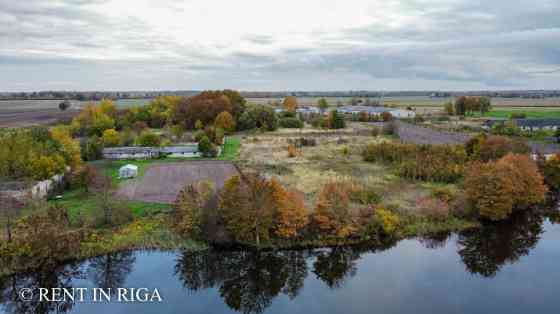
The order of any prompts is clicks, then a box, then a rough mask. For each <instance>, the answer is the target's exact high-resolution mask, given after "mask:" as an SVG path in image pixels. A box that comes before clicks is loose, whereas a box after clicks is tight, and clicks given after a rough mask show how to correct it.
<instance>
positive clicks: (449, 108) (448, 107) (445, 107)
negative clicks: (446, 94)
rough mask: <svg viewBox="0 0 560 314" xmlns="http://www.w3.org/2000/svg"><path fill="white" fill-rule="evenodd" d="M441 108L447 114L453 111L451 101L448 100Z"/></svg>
mask: <svg viewBox="0 0 560 314" xmlns="http://www.w3.org/2000/svg"><path fill="white" fill-rule="evenodd" d="M443 110H444V111H445V113H446V114H447V115H448V116H452V115H453V114H454V113H455V108H453V103H451V102H449V101H448V102H446V103H445V104H444V105H443Z"/></svg>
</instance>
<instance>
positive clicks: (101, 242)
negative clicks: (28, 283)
mask: <svg viewBox="0 0 560 314" xmlns="http://www.w3.org/2000/svg"><path fill="white" fill-rule="evenodd" d="M402 219H403V222H406V223H403V224H402V226H399V227H398V229H397V230H395V232H394V234H392V235H391V236H389V237H384V238H383V239H381V238H372V237H368V236H366V235H362V236H356V237H352V238H334V237H322V236H320V235H315V236H312V237H308V238H298V239H294V240H290V241H275V242H269V243H262V244H261V245H260V246H259V247H258V248H257V247H255V246H254V245H253V244H249V243H230V244H228V245H227V247H228V248H232V247H236V248H241V249H252V250H253V249H260V250H299V249H310V248H324V247H339V246H350V245H361V244H364V245H369V246H376V245H380V246H386V244H387V243H396V242H398V241H400V240H403V239H407V238H414V237H424V236H430V235H437V234H441V233H453V232H460V231H464V230H467V229H472V228H477V227H479V226H480V223H478V222H476V221H470V220H462V219H458V218H450V219H449V220H447V221H431V220H428V219H426V218H422V217H417V218H416V219H412V218H410V217H408V218H406V219H405V218H402ZM169 220H170V217H169V215H167V214H163V213H162V214H156V215H154V216H149V217H141V218H137V219H135V220H134V221H133V222H131V223H129V224H126V225H124V226H121V227H118V228H110V229H109V228H107V229H102V228H100V229H92V228H84V229H76V230H73V231H74V232H80V233H82V234H83V238H82V240H81V241H80V243H79V249H77V250H75V251H73V252H69V254H67V255H66V256H65V258H64V259H61V260H56V263H66V262H71V261H80V260H84V259H88V258H92V257H97V256H101V255H106V254H112V253H117V252H122V251H131V250H186V251H200V250H204V249H207V248H209V247H210V246H212V244H209V243H206V242H201V241H195V240H192V239H186V238H182V237H180V236H178V235H177V234H175V233H174V232H173V231H172V226H171V224H170V221H169ZM221 247H225V245H223V244H222V246H221ZM47 255H48V254H47ZM42 257H43V258H44V256H42ZM49 258H54V256H49ZM49 262H53V261H49ZM5 266H6V265H3V266H2V267H0V278H1V277H5V276H10V275H13V274H16V273H25V272H29V271H34V270H35V269H34V268H32V267H27V265H24V264H17V266H14V265H13V266H12V267H5Z"/></svg>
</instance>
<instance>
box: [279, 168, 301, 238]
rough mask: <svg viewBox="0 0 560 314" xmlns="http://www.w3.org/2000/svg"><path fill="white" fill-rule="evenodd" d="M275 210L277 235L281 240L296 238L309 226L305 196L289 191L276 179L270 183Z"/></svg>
mask: <svg viewBox="0 0 560 314" xmlns="http://www.w3.org/2000/svg"><path fill="white" fill-rule="evenodd" d="M270 185H271V187H272V190H273V197H274V200H275V203H276V206H277V208H276V209H275V217H274V221H275V225H276V227H275V230H274V232H275V234H276V235H277V236H278V237H280V238H286V239H288V238H294V237H297V236H298V235H299V231H300V230H301V229H303V227H305V226H306V225H307V222H308V219H307V213H306V211H307V210H306V208H305V204H304V200H303V196H302V194H301V193H300V192H297V191H287V190H286V189H284V187H282V185H281V184H280V183H279V182H278V181H277V180H275V179H272V180H271V181H270Z"/></svg>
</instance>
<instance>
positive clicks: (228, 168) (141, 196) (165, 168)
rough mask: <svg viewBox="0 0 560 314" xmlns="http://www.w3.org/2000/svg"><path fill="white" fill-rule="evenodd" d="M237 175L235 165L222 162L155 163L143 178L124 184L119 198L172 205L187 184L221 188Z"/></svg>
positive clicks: (119, 192) (118, 192) (119, 191)
mask: <svg viewBox="0 0 560 314" xmlns="http://www.w3.org/2000/svg"><path fill="white" fill-rule="evenodd" d="M236 174H238V171H237V169H236V168H235V166H234V165H233V164H232V163H229V162H223V161H188V162H176V163H156V164H152V165H150V166H149V167H148V169H147V170H146V173H145V174H144V176H143V177H141V178H138V179H135V180H132V181H130V182H127V183H125V184H122V185H121V187H120V188H119V190H118V191H117V197H119V198H123V199H129V200H135V201H143V202H148V203H161V204H171V203H173V202H174V201H175V199H176V198H177V195H178V194H179V191H180V190H181V189H182V188H183V187H184V186H185V185H186V184H190V183H195V182H198V181H211V182H213V183H214V186H215V187H216V189H220V188H222V187H223V185H224V181H225V180H227V179H229V178H230V177H231V176H233V175H236Z"/></svg>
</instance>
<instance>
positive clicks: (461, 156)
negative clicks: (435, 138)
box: [362, 142, 467, 183]
mask: <svg viewBox="0 0 560 314" xmlns="http://www.w3.org/2000/svg"><path fill="white" fill-rule="evenodd" d="M362 157H363V158H364V160H365V161H368V162H384V163H390V164H395V165H396V169H397V174H398V175H399V176H401V177H404V178H408V179H413V180H425V181H436V182H446V183H450V182H455V181H457V180H458V179H460V178H461V177H462V175H463V170H464V164H465V162H466V160H467V157H466V153H465V150H464V148H463V147H462V146H459V145H457V146H451V145H415V144H400V143H390V142H384V143H379V144H370V145H368V146H367V147H366V148H365V149H364V151H363V152H362Z"/></svg>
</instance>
